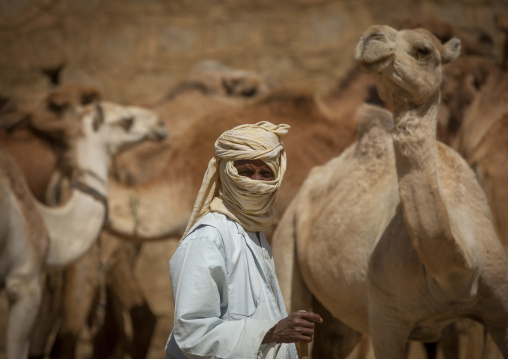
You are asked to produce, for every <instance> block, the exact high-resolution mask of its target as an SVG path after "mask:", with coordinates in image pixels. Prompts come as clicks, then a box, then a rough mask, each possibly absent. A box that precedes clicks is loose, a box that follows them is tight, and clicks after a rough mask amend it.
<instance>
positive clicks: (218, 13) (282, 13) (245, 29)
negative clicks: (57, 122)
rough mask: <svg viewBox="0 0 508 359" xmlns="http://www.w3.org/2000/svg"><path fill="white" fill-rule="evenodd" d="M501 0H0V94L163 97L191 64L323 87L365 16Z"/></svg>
mask: <svg viewBox="0 0 508 359" xmlns="http://www.w3.org/2000/svg"><path fill="white" fill-rule="evenodd" d="M495 13H502V14H505V15H508V2H507V1H506V0H434V1H432V0H388V1H375V0H342V1H337V0H87V1H83V0H53V1H51V0H0V45H1V47H0V51H1V55H0V95H3V96H15V97H18V96H32V95H37V94H41V93H45V92H46V91H48V90H50V89H52V88H53V87H54V86H56V85H58V84H70V83H77V84H84V85H94V86H96V87H97V88H99V89H100V90H101V91H102V93H103V94H104V98H106V99H109V100H114V101H119V102H123V103H143V102H145V101H149V100H152V99H154V98H158V97H160V96H162V94H164V93H165V92H166V91H167V90H168V89H169V88H171V87H172V86H173V85H174V84H175V83H177V82H178V81H179V80H181V79H182V78H183V77H185V76H186V75H187V74H188V72H189V70H190V69H191V68H192V66H194V65H195V64H196V63H198V62H199V61H201V60H203V59H215V60H219V61H222V62H224V63H225V64H227V65H230V66H233V67H237V68H244V69H250V70H257V71H262V72H265V73H268V74H272V75H277V76H282V77H283V78H286V79H290V80H294V81H297V82H301V83H302V82H303V83H307V84H309V85H311V86H314V87H315V88H316V89H317V90H325V89H327V88H329V87H330V86H332V85H333V84H334V83H336V81H337V80H338V79H340V78H341V77H342V76H343V75H344V74H345V73H346V72H347V71H348V69H350V68H351V66H352V65H353V58H352V57H353V50H354V47H355V45H356V42H357V40H358V38H359V37H360V35H361V34H362V32H363V31H364V30H365V29H366V28H367V27H368V26H369V25H371V24H374V23H385V24H389V25H391V26H393V27H397V24H398V23H399V22H400V20H401V19H403V18H404V17H406V16H433V17H436V18H439V19H442V20H446V21H449V22H452V23H453V24H456V25H473V26H480V27H482V28H484V29H485V30H487V31H488V32H489V33H490V34H492V35H493V36H494V38H495V39H496V41H497V42H498V43H500V42H501V41H502V39H501V36H500V35H499V34H497V33H496V31H495V29H494V26H493V23H492V18H493V15H494V14H495Z"/></svg>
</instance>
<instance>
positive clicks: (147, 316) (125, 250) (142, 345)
mask: <svg viewBox="0 0 508 359" xmlns="http://www.w3.org/2000/svg"><path fill="white" fill-rule="evenodd" d="M132 249H133V248H131V247H129V245H128V244H125V243H121V244H120V247H119V250H118V252H117V253H116V262H115V265H114V267H113V268H112V270H111V275H110V281H111V286H112V290H113V291H114V292H115V295H116V297H117V298H119V302H120V303H121V306H122V307H123V309H124V310H125V311H128V312H129V314H130V319H131V323H132V328H134V329H135V330H134V331H133V333H132V343H131V356H132V359H144V358H145V357H146V355H147V353H148V350H149V348H150V342H151V339H152V335H153V332H154V330H155V324H156V321H157V318H156V317H155V315H154V314H153V313H152V311H151V310H150V307H149V306H148V303H147V302H146V300H145V298H144V296H143V293H142V291H141V289H140V288H139V285H138V282H137V279H136V277H135V275H134V272H133V265H132V264H131V262H132V261H131V260H130V258H131V257H132V255H131V253H130V252H131V250H132Z"/></svg>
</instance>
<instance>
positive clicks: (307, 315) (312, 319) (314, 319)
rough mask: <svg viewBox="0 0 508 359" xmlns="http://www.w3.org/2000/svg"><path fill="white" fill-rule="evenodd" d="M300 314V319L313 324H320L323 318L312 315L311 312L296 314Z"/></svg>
mask: <svg viewBox="0 0 508 359" xmlns="http://www.w3.org/2000/svg"><path fill="white" fill-rule="evenodd" d="M298 313H299V314H300V318H302V319H306V320H308V321H310V322H314V323H322V322H323V318H321V316H320V315H319V314H316V313H313V312H298Z"/></svg>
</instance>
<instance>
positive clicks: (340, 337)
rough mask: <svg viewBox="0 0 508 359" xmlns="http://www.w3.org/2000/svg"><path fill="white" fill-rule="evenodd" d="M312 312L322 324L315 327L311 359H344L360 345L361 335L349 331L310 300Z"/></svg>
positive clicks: (323, 308) (320, 305)
mask: <svg viewBox="0 0 508 359" xmlns="http://www.w3.org/2000/svg"><path fill="white" fill-rule="evenodd" d="M312 299H313V300H312V310H313V312H314V313H318V314H319V315H320V316H321V318H323V323H321V324H319V325H316V328H315V331H314V341H313V347H312V358H313V359H330V358H335V359H343V358H346V357H347V356H348V355H349V354H350V353H351V352H352V351H353V349H354V348H355V347H356V345H357V344H358V343H360V341H361V339H362V334H361V333H360V332H357V331H356V330H354V329H351V328H350V327H348V326H347V325H345V324H344V323H342V322H341V321H340V320H338V319H337V318H334V317H333V316H332V314H331V313H330V312H329V311H328V310H326V308H325V307H324V306H323V305H322V304H321V303H319V301H318V300H317V299H316V298H315V297H313V298H312Z"/></svg>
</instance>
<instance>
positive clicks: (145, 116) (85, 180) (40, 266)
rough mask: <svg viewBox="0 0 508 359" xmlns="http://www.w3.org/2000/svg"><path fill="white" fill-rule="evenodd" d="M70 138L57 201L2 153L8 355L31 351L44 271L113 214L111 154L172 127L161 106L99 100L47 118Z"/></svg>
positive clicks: (67, 259)
mask: <svg viewBox="0 0 508 359" xmlns="http://www.w3.org/2000/svg"><path fill="white" fill-rule="evenodd" d="M43 127H45V130H47V132H48V133H51V134H52V135H54V136H58V137H64V138H65V139H66V142H67V144H68V146H69V151H68V152H67V153H66V155H67V156H66V159H67V160H68V161H72V162H74V161H75V166H76V167H75V170H74V173H73V175H74V176H73V188H74V190H73V192H72V197H71V198H70V200H69V201H68V202H66V203H65V204H63V205H62V206H59V207H56V208H52V207H47V206H45V205H44V204H42V203H40V202H38V201H36V200H35V199H34V198H33V196H32V194H31V193H30V191H29V189H28V186H27V185H26V182H25V180H24V179H23V177H22V175H21V172H20V171H19V169H18V168H17V167H16V165H15V164H14V162H13V161H12V160H10V159H9V157H8V155H7V154H5V153H3V154H2V167H1V171H2V175H1V178H2V181H1V183H2V194H3V195H2V197H1V205H0V208H2V213H4V215H2V219H3V220H2V226H1V228H0V233H1V237H0V239H1V242H2V245H1V248H2V250H1V253H0V256H1V258H2V266H1V278H2V287H4V288H5V290H6V292H7V296H8V299H9V304H10V309H9V319H8V329H7V330H8V333H7V358H8V359H19V358H27V357H28V349H29V336H30V332H31V330H32V326H33V322H34V319H35V317H36V315H37V311H38V308H39V304H40V299H41V287H40V281H39V280H40V276H41V273H42V271H43V270H44V269H45V268H48V267H62V266H66V265H69V264H70V263H72V262H73V261H75V260H77V259H78V258H79V257H80V256H82V255H83V254H84V253H85V252H86V251H87V250H88V249H89V248H90V246H91V245H92V244H93V243H94V242H95V240H96V239H97V236H98V234H99V232H100V230H101V228H102V226H103V224H104V222H105V220H106V219H107V200H106V193H107V174H108V169H109V165H110V162H111V157H112V156H113V155H114V154H115V153H118V152H120V151H122V150H125V149H126V148H129V147H131V146H133V145H135V144H137V143H139V142H141V141H144V140H160V139H162V138H164V137H166V135H167V131H166V128H165V127H164V126H163V125H162V123H161V122H160V121H159V120H158V118H157V116H156V115H155V113H153V112H151V111H148V110H145V109H142V108H138V107H125V106H119V105H117V104H113V103H109V102H100V103H95V104H93V105H88V106H85V107H82V108H73V109H71V110H70V111H68V112H67V114H66V116H64V117H63V118H62V119H60V120H59V121H50V122H48V123H45V124H44V125H43Z"/></svg>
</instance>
